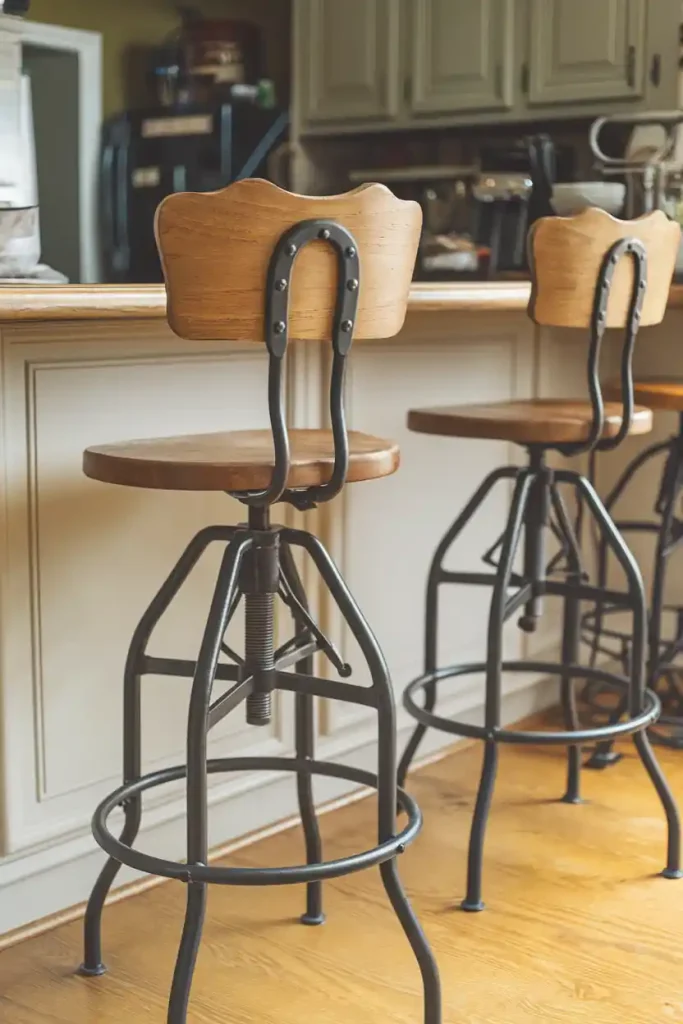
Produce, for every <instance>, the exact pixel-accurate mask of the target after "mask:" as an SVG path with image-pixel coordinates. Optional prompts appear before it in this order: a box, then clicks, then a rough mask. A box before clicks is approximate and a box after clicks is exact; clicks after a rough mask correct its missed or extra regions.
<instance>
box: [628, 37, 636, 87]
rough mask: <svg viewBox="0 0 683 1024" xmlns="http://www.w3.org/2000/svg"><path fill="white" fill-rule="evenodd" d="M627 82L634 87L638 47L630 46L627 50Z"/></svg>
mask: <svg viewBox="0 0 683 1024" xmlns="http://www.w3.org/2000/svg"><path fill="white" fill-rule="evenodd" d="M626 84H627V85H628V87H629V88H630V89H633V88H634V87H635V84H636V48H635V46H629V48H628V50H627V51H626Z"/></svg>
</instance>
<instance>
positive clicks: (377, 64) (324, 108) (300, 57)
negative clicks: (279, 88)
mask: <svg viewBox="0 0 683 1024" xmlns="http://www.w3.org/2000/svg"><path fill="white" fill-rule="evenodd" d="M399 12H400V4H399V0H298V3H297V4H296V13H295V33H296V36H297V39H298V46H295V54H296V57H295V59H296V60H297V63H298V64H299V66H298V67H297V74H298V83H299V90H300V106H301V116H302V119H303V121H304V122H307V123H309V124H315V123H320V122H328V123H331V122H337V121H344V122H349V121H377V120H386V119H388V118H391V117H393V116H395V115H396V113H397V112H398V109H399V97H400V89H399V67H398V63H399V49H400V46H399Z"/></svg>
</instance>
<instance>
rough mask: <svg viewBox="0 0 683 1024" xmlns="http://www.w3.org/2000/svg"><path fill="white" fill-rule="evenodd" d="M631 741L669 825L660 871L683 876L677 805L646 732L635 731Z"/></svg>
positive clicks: (672, 875) (671, 875) (671, 876)
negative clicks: (663, 862) (663, 861)
mask: <svg viewBox="0 0 683 1024" xmlns="http://www.w3.org/2000/svg"><path fill="white" fill-rule="evenodd" d="M633 741H634V743H635V745H636V750H637V751H638V753H639V754H640V760H641V761H642V762H643V764H644V765H645V770H646V771H647V774H648V775H649V776H650V779H651V780H652V785H653V786H654V787H655V789H656V790H657V796H658V797H659V799H660V800H661V802H662V805H663V807H664V810H665V811H666V818H667V822H668V825H669V828H668V834H667V844H666V867H665V868H664V870H663V871H662V875H663V876H664V878H683V871H681V823H680V817H679V813H678V807H677V805H676V800H675V799H674V796H673V793H672V792H671V790H670V789H669V784H668V782H667V781H666V778H665V777H664V773H663V771H662V769H661V767H660V765H659V762H658V761H657V758H656V757H655V753H654V751H653V749H652V747H651V746H650V740H649V737H648V735H647V733H646V732H644V731H641V732H637V733H636V734H635V735H634V737H633Z"/></svg>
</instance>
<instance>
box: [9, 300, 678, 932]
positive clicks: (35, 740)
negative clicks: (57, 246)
mask: <svg viewBox="0 0 683 1024" xmlns="http://www.w3.org/2000/svg"><path fill="white" fill-rule="evenodd" d="M528 294H529V287H528V285H527V284H524V283H519V284H478V285H472V286H470V285H429V286H427V285H416V286H414V288H413V293H412V296H411V303H410V310H409V314H408V318H407V321H406V324H405V327H404V330H403V331H402V333H401V334H400V335H399V336H398V337H397V338H396V339H394V340H392V341H390V342H377V343H373V342H362V343H358V344H357V345H356V346H355V348H354V350H353V353H352V359H351V368H350V374H349V380H348V392H347V394H348V412H349V424H350V426H353V427H354V428H356V429H359V430H365V431H368V432H371V433H373V434H377V435H380V436H385V437H391V438H395V439H396V440H398V441H399V442H400V445H401V449H402V466H401V468H400V470H399V472H398V473H397V474H396V475H395V476H393V477H390V478H387V479H384V480H380V481H373V482H368V483H362V484H354V485H350V486H349V487H348V488H347V489H346V491H345V492H344V494H343V495H342V496H341V497H340V498H339V499H337V500H336V501H335V502H334V503H333V504H332V505H331V506H330V507H327V508H324V509H323V510H321V511H320V512H317V513H315V512H314V513H307V514H306V516H305V517H301V516H299V514H296V515H297V517H298V519H299V521H305V523H306V525H307V527H308V528H310V529H313V530H315V531H316V532H317V533H318V534H319V535H320V536H321V537H322V538H323V539H324V540H325V542H326V543H327V544H328V546H329V548H330V550H331V552H332V554H333V556H334V557H335V559H336V560H337V562H338V564H339V565H340V567H341V568H342V571H343V572H344V574H345V575H346V577H347V580H348V582H349V584H350V586H351V588H352V590H353V591H354V593H355V596H356V598H357V599H358V602H359V603H360V605H361V607H362V609H363V611H364V612H365V614H366V615H367V617H368V619H369V621H370V623H371V625H372V626H373V628H374V629H375V631H376V633H377V635H378V638H379V640H380V643H381V644H382V646H383V647H384V650H385V652H386V655H387V658H388V661H389V665H390V668H391V671H392V674H393V681H394V687H395V691H396V696H397V703H398V704H399V707H400V694H401V691H402V689H403V687H404V686H405V684H406V683H407V682H409V681H410V680H411V679H412V678H413V677H414V676H416V675H417V674H419V673H420V671H421V664H422V628H423V626H422V623H423V600H424V582H425V578H426V572H427V567H428V563H429V560H430V557H431V554H432V551H433V549H434V547H435V545H436V543H437V541H438V539H439V538H440V536H441V534H442V533H443V532H444V531H445V529H446V527H447V525H448V524H449V523H450V522H451V521H452V519H453V518H454V517H455V514H456V513H457V511H458V510H459V508H460V506H461V505H462V504H463V503H464V501H465V500H466V498H467V497H468V496H469V494H470V493H471V492H472V491H473V490H474V489H475V487H476V486H477V485H478V483H479V482H480V481H481V479H482V478H483V476H484V475H485V474H486V473H487V472H488V471H489V470H490V469H492V468H493V467H494V466H496V465H499V464H501V463H504V462H508V461H510V460H514V459H516V458H519V453H518V452H517V453H516V452H515V451H514V450H512V448H511V447H510V446H508V445H506V444H503V443H498V442H493V441H469V440H465V441H460V440H453V439H446V438H438V437H427V436H422V435H417V434H410V433H409V432H408V431H407V429H406V426H405V421H406V413H407V410H408V409H409V408H410V407H411V406H424V405H430V404H435V405H438V404H452V403H457V402H462V403H467V402H482V401H492V400H502V399H509V398H525V397H532V396H535V395H545V396H558V397H562V396H577V395H582V394H584V393H585V392H584V389H585V362H584V360H585V346H584V345H583V344H581V342H576V341H574V340H572V342H570V343H568V342H567V338H566V336H565V335H562V334H559V333H551V332H538V331H537V330H536V329H535V328H534V327H533V325H532V324H531V323H530V321H529V320H528V319H527V316H526V312H525V310H526V303H527V300H528ZM673 295H674V293H672V296H673ZM672 301H673V300H672ZM674 304H678V299H677V301H676V303H674ZM163 314H164V295H163V290H162V289H160V288H114V287H112V288H108V287H105V286H102V287H94V286H93V287H91V288H87V287H74V288H63V289H54V288H38V287H36V288H23V289H9V288H4V289H1V290H0V345H1V353H2V383H1V396H0V401H1V405H0V413H1V417H2V420H1V422H2V431H1V433H0V465H1V467H2V495H1V497H2V500H1V502H0V509H1V512H0V514H1V516H2V529H1V530H0V559H1V571H0V714H1V718H2V734H1V743H0V803H1V804H2V826H1V831H0V946H1V945H2V942H3V939H2V935H3V934H5V941H10V939H11V936H10V935H9V934H8V933H9V932H10V931H11V930H12V929H16V928H19V927H20V926H23V925H26V924H28V923H29V922H33V921H36V920H37V919H39V918H43V917H45V916H46V915H49V914H54V913H57V912H61V911H63V910H65V909H66V908H69V907H72V906H73V905H74V904H77V903H79V902H80V901H82V900H84V899H85V898H86V897H87V895H88V893H89V890H90V887H91V884H92V881H93V880H94V877H95V875H96V872H97V870H98V868H99V866H100V864H101V863H102V859H103V857H104V855H103V854H102V853H101V851H100V850H99V849H98V848H97V847H96V845H95V843H94V840H93V839H92V837H91V834H90V817H91V814H92V811H93V809H94V807H95V805H96V804H97V803H98V801H99V800H100V799H101V798H102V796H103V795H104V794H105V793H107V792H108V791H110V790H111V789H113V788H115V786H116V785H117V784H118V783H119V781H120V770H121V769H120V760H121V711H122V673H123V664H124V659H125V656H126V650H127V645H128V642H129V640H130V636H131V633H132V631H133V628H134V626H135V625H136V623H137V620H138V619H139V617H140V615H141V613H142V611H143V610H144V608H145V607H146V604H147V603H148V602H149V600H150V599H151V597H152V596H153V594H154V592H155V590H156V588H157V587H158V585H159V584H160V582H161V580H162V579H163V577H164V575H165V574H166V573H167V572H168V571H169V569H170V568H171V566H172V565H173V564H174V563H175V561H176V559H177V557H178V555H179V553H180V551H181V550H182V548H183V547H184V546H185V544H186V543H187V541H188V540H189V539H190V537H191V536H192V535H193V534H194V533H196V532H197V531H198V530H199V529H200V528H201V527H203V526H205V525H207V524H210V523H218V522H228V523H233V522H237V521H239V520H240V518H243V516H242V511H243V510H242V508H241V506H240V505H239V504H238V503H237V502H236V501H235V500H233V499H231V498H229V497H227V496H222V495H215V494H211V495H202V494H191V493H164V492H146V491H139V490H128V489H123V488H116V487H111V486H107V485H103V484H99V483H95V482H93V481H91V480H88V479H86V478H85V477H84V476H83V475H82V473H81V456H82V451H83V449H84V448H85V447H86V446H88V445H92V444H97V443H106V442H114V441H119V440H126V439H130V438H135V437H155V436H156V437H160V436H165V435H171V434H179V433H192V432H198V433H199V432H206V431H212V430H226V429H244V428H250V427H267V426H268V419H267V407H266V354H265V350H264V349H263V347H262V346H260V345H243V344H240V345H226V344H225V343H221V344H209V343H201V344H197V343H190V342H185V341H181V340H180V339H178V338H176V337H175V336H174V335H173V334H172V333H171V331H170V330H169V329H168V327H167V326H166V323H165V320H164V315H163ZM678 317H679V314H678V313H677V312H676V310H672V312H670V313H669V317H668V320H667V322H665V325H664V327H663V328H662V329H661V330H662V331H664V330H667V331H668V332H669V333H670V334H671V335H672V336H673V333H674V326H675V325H673V321H675V320H677V319H678ZM327 370H328V362H327V351H326V349H324V348H323V347H321V346H318V345H315V344H311V343H298V342H293V343H292V344H291V347H290V354H289V364H288V375H287V408H288V415H289V421H290V424H291V425H293V426H297V427H319V426H323V425H325V418H324V417H325V400H326V380H327ZM633 450H634V449H633V448H632V447H631V448H629V452H628V453H627V455H631V454H632V453H633ZM625 457H626V456H625ZM507 497H508V494H507V492H506V490H505V489H504V487H502V486H501V488H500V490H498V491H496V492H494V495H493V497H492V498H491V499H490V501H489V503H488V504H487V505H486V506H485V508H484V510H483V512H482V514H481V515H480V516H479V517H478V518H477V519H476V521H475V523H474V524H473V525H472V526H471V527H470V530H469V534H468V535H466V537H465V540H464V541H463V544H462V545H461V547H460V548H459V549H456V550H455V551H454V552H453V555H452V556H451V557H452V559H453V560H454V564H455V562H457V564H458V565H459V567H461V568H469V567H475V566H476V565H477V563H478V560H479V558H480V557H481V554H482V553H483V552H484V550H485V549H486V548H487V547H488V546H489V545H490V544H491V543H492V542H493V541H494V540H495V538H496V536H497V535H498V533H499V532H500V529H501V526H502V522H503V512H504V507H505V503H506V501H507ZM281 514H282V515H283V516H289V517H290V520H289V521H294V518H295V516H294V515H293V513H292V512H291V510H287V509H284V508H283V509H282V510H281ZM217 556H218V552H217V551H215V552H213V553H212V554H211V555H210V557H209V556H207V557H206V559H205V560H204V561H203V562H201V563H200V565H199V567H198V568H197V570H196V572H195V574H194V575H193V577H192V578H191V579H190V581H189V583H188V585H187V586H186V587H185V589H184V591H183V592H182V593H181V595H180V598H179V601H178V603H177V604H176V606H175V607H173V608H172V609H171V611H170V612H169V614H168V616H167V618H166V619H165V620H164V621H163V622H162V624H161V626H160V628H159V630H158V634H157V636H156V638H155V640H154V641H153V642H152V644H151V645H150V651H151V652H152V653H159V654H165V655H169V656H178V657H185V658H192V657H193V656H195V655H196V651H197V646H198V642H199V637H200V630H201V628H202V625H203V618H204V616H205V612H206V606H207V600H208V595H209V592H210V588H211V587H212V584H213V582H214V579H215V572H216V569H217ZM302 569H303V571H304V576H305V582H306V583H307V586H308V588H309V594H310V598H311V602H312V605H313V607H314V609H315V612H316V615H317V617H318V620H319V621H320V623H321V625H322V626H323V628H324V629H325V630H327V631H328V633H329V634H330V636H331V637H332V638H333V639H334V640H335V642H336V643H337V644H338V645H339V646H340V647H341V649H342V651H343V654H344V657H345V659H346V660H348V661H350V662H351V663H352V664H354V662H355V663H359V660H358V659H356V658H355V652H354V650H353V643H352V640H351V639H350V638H349V636H348V635H346V633H345V632H344V631H343V630H342V629H341V626H340V623H339V619H338V617H336V616H335V614H334V609H333V608H332V606H331V603H330V602H329V600H327V599H325V600H321V599H320V595H319V591H318V587H317V580H316V577H315V573H314V571H313V570H312V569H311V567H310V566H307V565H303V566H302ZM486 599H487V595H486V593H484V592H483V591H481V592H480V591H478V590H477V592H469V593H465V592H463V591H462V590H453V592H452V593H450V594H449V595H448V600H447V601H446V602H444V619H443V622H444V628H443V629H442V637H443V651H442V655H443V658H444V659H448V660H449V661H456V660H463V661H470V660H479V659H480V658H481V657H482V654H483V649H484V637H485V630H486ZM240 626H241V622H240V620H239V618H238V620H237V621H236V622H235V624H234V629H235V632H234V636H235V644H237V643H238V642H239V631H240ZM278 628H279V629H280V630H281V632H282V635H283V637H284V636H285V633H286V630H287V629H288V628H289V623H288V621H287V612H286V609H284V608H283V609H282V614H281V615H280V617H279V622H278ZM556 636H557V629H556V619H555V618H554V617H553V616H549V617H548V619H547V620H546V622H545V623H544V625H543V628H542V630H541V631H540V632H539V633H538V634H537V635H535V636H534V637H532V638H528V637H525V636H524V635H523V634H521V633H520V632H519V631H518V630H516V629H515V627H514V624H513V625H512V626H511V627H510V628H509V632H508V635H507V642H508V649H509V653H510V656H512V657H514V656H517V655H519V656H524V654H525V653H530V650H529V645H530V646H531V650H533V651H534V652H538V651H542V650H545V651H547V652H548V654H554V653H555V648H556ZM525 645H526V651H525V650H524V648H525ZM318 669H319V671H327V669H326V667H325V664H324V662H323V661H322V659H321V660H320V663H319V665H318ZM330 671H332V670H330ZM354 681H357V682H363V681H364V680H363V678H362V675H361V676H359V677H356V678H352V679H351V680H350V682H351V683H353V682H354ZM188 693H189V685H188V683H187V681H184V680H181V679H161V678H154V677H146V678H145V680H144V683H143V707H144V733H143V750H144V755H145V768H146V770H152V769H155V768H158V767H162V766H165V765H168V764H174V763H180V762H182V761H183V759H184V757H183V746H184V734H185V715H186V709H187V698H188ZM281 696H282V699H279V700H278V701H277V704H276V714H275V715H274V719H273V723H272V726H271V727H269V728H266V729H258V730H255V729H253V728H250V727H248V726H247V725H246V724H245V723H244V719H243V716H242V714H241V712H240V711H239V710H238V711H237V712H236V713H234V714H232V715H231V716H229V717H228V718H227V719H226V720H224V722H223V723H221V725H220V726H219V727H218V728H217V729H216V730H215V732H212V734H211V742H210V747H211V754H212V756H226V755H228V754H234V753H235V752H236V751H239V752H241V753H244V754H247V753H249V754H265V753H273V754H275V753H278V754H286V753H289V752H291V751H292V745H293V722H292V717H293V716H292V707H291V703H290V701H289V699H288V697H289V695H281ZM553 697H554V690H552V688H549V687H548V686H547V684H545V683H544V682H543V681H542V680H538V679H533V678H514V679H511V680H510V689H509V693H508V698H507V703H506V707H505V717H506V720H507V721H510V720H512V719H515V718H519V717H521V716H522V715H524V714H525V713H527V712H529V711H530V710H531V709H533V708H534V707H538V706H540V704H541V703H547V701H548V699H552V698H553ZM481 703H482V693H481V688H480V681H479V680H474V681H472V680H469V679H468V680H467V682H463V683H460V684H458V683H457V682H455V681H454V682H453V684H451V685H450V687H449V689H448V690H447V691H445V699H444V703H443V707H444V708H450V709H451V710H452V711H453V712H456V711H457V712H458V714H459V715H460V716H461V717H462V716H465V717H466V716H467V715H472V716H476V715H477V714H478V711H479V708H480V706H481ZM411 724H412V723H411V720H410V719H409V718H408V716H407V715H406V714H405V713H404V712H403V711H402V709H401V710H399V726H400V732H401V735H400V744H403V743H404V742H405V740H406V739H407V737H408V735H409V731H410V728H411ZM374 728H375V722H374V720H373V717H372V713H371V712H370V711H368V710H367V709H362V708H359V707H354V706H351V705H344V706H337V705H335V706H331V705H324V706H320V708H319V715H318V734H319V736H318V753H319V756H320V757H323V758H324V757H334V758H337V759H339V760H344V761H348V762H349V763H354V764H358V765H363V766H368V767H372V765H373V762H374V754H375V737H374ZM446 742H448V737H445V736H443V735H442V734H429V736H428V739H427V741H426V742H425V745H424V747H423V748H422V749H421V754H424V755H429V754H434V753H435V752H436V751H437V749H438V744H443V743H446ZM344 785H347V789H348V784H341V783H333V782H332V781H331V780H328V781H326V782H325V781H322V780H321V781H320V784H319V786H318V788H317V791H316V796H317V799H318V800H319V801H320V802H321V803H322V802H326V801H330V800H332V799H337V798H343V796H344V793H345V790H344V788H343V787H344ZM473 785H474V780H473ZM211 802H212V824H213V828H212V835H211V842H212V845H213V846H215V847H216V848H217V849H218V850H221V849H223V850H224V849H225V848H226V845H227V844H230V843H232V842H234V841H236V840H238V839H239V837H241V836H244V835H245V834H247V833H249V832H253V831H255V830H260V829H263V828H266V827H268V826H273V825H276V824H277V823H279V822H282V821H283V820H285V819H288V818H291V816H292V815H295V814H296V809H297V805H296V793H295V786H294V784H293V781H292V779H291V778H289V779H284V780H283V779H282V778H280V777H279V776H275V775H264V774H260V775H253V776H252V775H243V776H234V777H222V778H220V779H214V780H213V786H212V790H211ZM183 812H184V792H183V790H182V789H178V788H173V787H167V788H164V789H160V790H157V791H155V792H154V794H153V795H151V796H150V798H149V799H148V800H147V802H146V816H145V817H144V818H143V821H144V823H145V824H144V825H143V832H142V834H141V837H140V840H139V842H140V844H141V846H143V848H145V849H146V850H149V851H156V852H161V851H164V853H165V854H166V855H168V856H175V857H177V856H182V850H183V845H184V825H183V817H182V816H183ZM330 852H331V851H330ZM132 877H133V876H132V873H128V872H126V871H125V870H124V871H122V873H121V876H120V880H121V881H122V882H130V881H131V878H132ZM299 896H300V894H299V893H297V892H293V895H292V900H293V903H292V906H293V912H294V908H295V905H296V900H297V898H299Z"/></svg>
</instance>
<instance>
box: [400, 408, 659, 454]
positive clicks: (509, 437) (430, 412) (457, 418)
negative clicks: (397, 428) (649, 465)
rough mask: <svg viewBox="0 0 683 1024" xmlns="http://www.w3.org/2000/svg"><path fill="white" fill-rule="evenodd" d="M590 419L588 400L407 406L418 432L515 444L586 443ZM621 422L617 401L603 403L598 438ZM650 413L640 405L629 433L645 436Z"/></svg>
mask: <svg viewBox="0 0 683 1024" xmlns="http://www.w3.org/2000/svg"><path fill="white" fill-rule="evenodd" d="M592 420H593V411H592V408H591V405H590V403H589V402H580V401H577V402H572V401H563V400H559V399H557V400H556V399H534V400H532V401H526V402H492V403H490V404H487V405H453V406H441V407H437V408H434V409H411V411H410V412H409V413H408V428H409V429H410V430H413V431H415V432H416V433H418V434H439V435H442V436H444V437H479V438H487V439H491V440H498V441H514V442H516V443H517V444H522V445H527V444H540V445H544V444H547V445H555V444H574V443H576V442H579V441H585V439H586V438H587V437H588V432H589V430H590V425H591V423H592ZM621 421H622V406H621V403H620V402H606V403H605V425H604V430H603V434H602V436H603V437H604V438H610V437H615V436H616V434H617V432H618V431H619V427H620V426H621ZM651 429H652V412H651V411H650V409H647V408H644V407H642V406H638V407H637V408H636V409H635V411H634V415H633V423H632V425H631V430H630V433H631V434H648V433H649V432H650V430H651Z"/></svg>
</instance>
